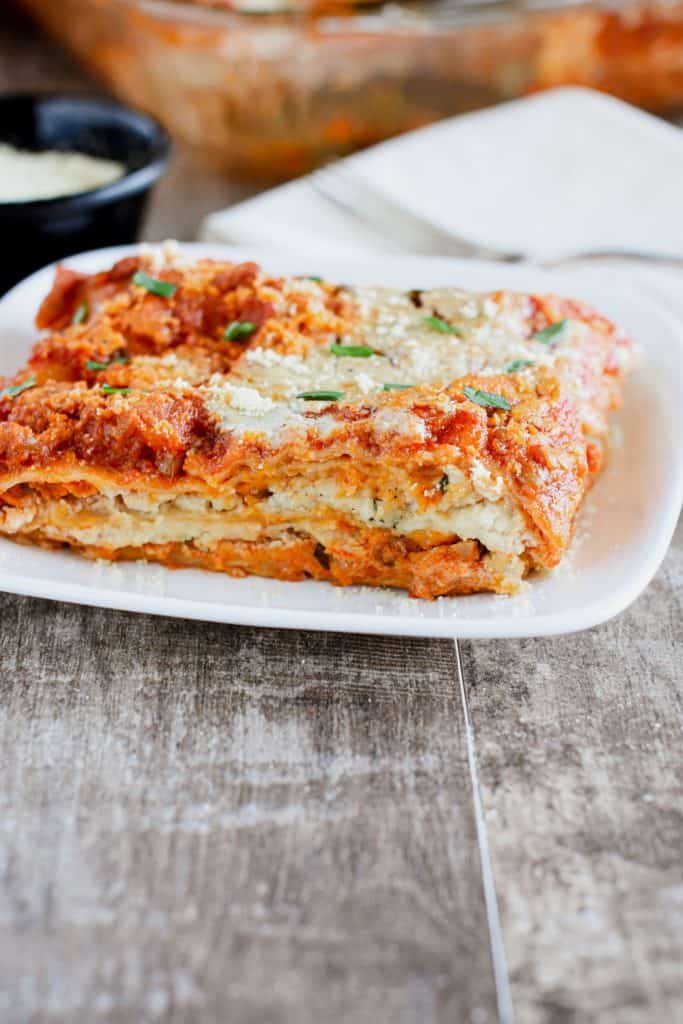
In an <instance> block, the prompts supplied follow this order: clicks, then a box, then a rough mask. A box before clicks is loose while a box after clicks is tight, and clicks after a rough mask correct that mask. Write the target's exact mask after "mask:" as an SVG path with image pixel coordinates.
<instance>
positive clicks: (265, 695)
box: [0, 596, 495, 1024]
mask: <svg viewBox="0 0 683 1024" xmlns="http://www.w3.org/2000/svg"><path fill="white" fill-rule="evenodd" d="M0 615H1V622H2V627H1V629H2V634H1V635H2V645H1V649H0V679H1V680H2V684H1V687H0V747H1V749H2V751H3V763H4V765H5V773H4V781H3V786H2V791H1V793H0V834H1V836H2V839H1V842H0V847H1V849H2V851H3V863H2V872H1V878H2V892H3V898H2V903H3V908H4V909H3V913H2V917H1V918H0V976H1V978H2V986H1V988H2V995H1V997H0V998H1V1000H2V1001H1V1002H0V1017H1V1018H2V1020H3V1022H6V1024H10V1022H12V1024H14V1022H17V1024H19V1022H24V1021H28V1020H31V1021H32V1020H43V1019H45V1020H59V1021H62V1020H63V1021H70V1022H71V1021H92V1020H96V1019H104V1020H107V1021H117V1022H118V1021H132V1020H135V1021H142V1020H155V1019H163V1020H165V1021H166V1020H170V1021H184V1020H193V1019H195V1020H201V1021H235V1022H244V1024H251V1022H254V1024H262V1022H264V1021H269V1022H273V1024H279V1022H283V1024H284V1022H287V1024H289V1022H291V1024H299V1022H308V1021H310V1022H311V1024H313V1022H316V1024H318V1022H320V1021H335V1022H337V1021H340V1022H346V1021H349V1022H354V1024H356V1022H365V1021H367V1022H369V1024H370V1022H372V1024H374V1022H376V1021H378V1020H387V1021H388V1020H391V1021H405V1022H416V1024H417V1022H420V1024H422V1022H430V1021H444V1022H450V1021H472V1022H474V1024H485V1022H492V1021H494V1020H495V995H494V989H493V981H492V972H491V963H490V955H489V948H488V933H487V925H486V919H485V911H484V902H483V896H482V888H481V881H480V865H479V858H478V853H477V844H476V839H475V831H474V821H473V814H472V804H471V792H470V790H469V787H468V784H467V778H468V776H467V767H466V764H465V760H464V759H465V753H464V751H465V745H464V739H463V735H462V732H461V726H460V722H461V714H460V708H459V702H458V696H457V693H456V691H455V690H454V688H453V686H452V685H451V682H450V680H451V679H452V673H453V648H452V645H450V644H448V643H445V642H444V643H441V642H436V643H434V642H423V641H419V640H415V641H401V640H392V639H381V638H370V637H351V636H349V637H344V636H333V635H324V634H304V633H284V632H281V633H278V632H274V631H266V630H262V631H256V630H248V629H232V628H228V627H221V626H216V625H204V624H201V623H192V622H177V621H173V620H166V619H153V618H148V617H145V616H133V615H127V614H125V613H113V612H108V611H98V610H94V609H85V608H78V607H73V606H67V605H59V604H52V603H47V602H41V601H33V600H29V599H25V598H17V597H10V596H3V597H2V598H1V599H0Z"/></svg>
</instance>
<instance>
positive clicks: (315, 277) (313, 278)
mask: <svg viewBox="0 0 683 1024" xmlns="http://www.w3.org/2000/svg"><path fill="white" fill-rule="evenodd" d="M308 280H309V281H315V283H316V284H321V283H322V277H318V275H317V274H309V275H308Z"/></svg>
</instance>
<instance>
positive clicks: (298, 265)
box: [0, 245, 683, 638]
mask: <svg viewBox="0 0 683 1024" xmlns="http://www.w3.org/2000/svg"><path fill="white" fill-rule="evenodd" d="M187 248H188V249H189V250H191V251H192V252H193V253H194V254H196V255H199V254H211V253H213V254H215V255H221V256H225V257H227V258H232V259H246V258H256V259H259V260H260V261H261V262H262V263H263V264H264V265H265V266H267V267H268V269H270V270H273V271H275V272H281V273H289V272H291V273H318V274H323V275H326V276H328V277H330V278H331V279H337V280H342V281H348V282H350V283H383V284H389V285H396V286H398V287H426V286H432V285H461V286H464V287H468V288H474V289H477V288H479V289H487V288H497V287H512V288H520V289H530V290H553V291H557V292H560V293H566V294H572V295H575V296H576V297H579V298H582V299H585V300H586V301H588V302H591V303H593V304H594V305H596V306H597V307H598V308H599V309H600V310H602V311H604V312H605V313H607V314H608V315H611V316H612V317H614V318H615V319H617V320H618V321H619V322H620V323H621V324H623V325H624V326H625V327H626V328H627V329H628V330H629V331H630V332H631V333H632V335H633V336H634V337H635V339H636V341H637V343H638V345H639V347H640V349H641V352H642V365H641V367H640V370H639V372H638V373H636V374H634V375H633V376H632V377H631V379H630V380H629V382H628V385H627V389H626V401H625V405H624V408H623V410H621V411H620V412H619V413H618V414H616V415H615V417H614V425H615V437H616V438H617V439H618V440H617V441H616V442H615V443H614V445H613V449H612V452H611V456H610V460H609V465H608V467H607V469H606V470H605V472H604V473H603V474H602V476H601V477H600V479H599V480H598V482H597V484H596V486H595V487H594V489H593V491H592V492H591V494H590V495H589V496H588V499H587V502H586V505H585V507H584V509H583V511H582V514H581V518H580V523H579V528H578V531H577V536H576V538H575V541H574V544H573V546H572V549H571V551H570V553H569V555H568V557H567V559H566V561H565V563H564V564H563V566H562V567H560V568H559V569H558V570H556V571H555V572H553V573H551V574H549V575H547V576H545V577H542V578H537V579H534V580H532V581H531V582H530V583H529V584H528V586H527V588H526V589H525V591H524V592H523V593H522V594H520V595H518V596H515V597H501V596H495V595H486V594H480V595H474V596H471V597H456V598H441V599H439V600H437V601H432V602H427V601H418V600H413V599H411V598H409V597H407V596H405V595H404V594H403V593H400V592H394V591H389V590H373V589H371V588H362V587H351V588H348V589H340V588H334V587H332V586H329V585H328V584H323V583H315V582H304V583H280V582H277V581H273V580H262V579H259V578H257V577H250V578H247V579H231V578H230V577H228V576H222V575H219V574H217V573H208V572H202V571H195V570H176V571H172V570H167V569H164V568H162V567H160V566H154V565H147V564H143V563H134V564H119V565H103V564H100V563H92V562H88V561H86V560H85V559H82V558H79V557H78V556H76V555H71V554H68V553H65V552H64V553H63V552H54V551H42V550H39V549H32V548H30V547H25V546H19V545H16V544H14V543H12V542H11V541H9V540H0V589H3V590H6V591H10V592H14V593H20V594H31V595H34V596H37V597H46V598H53V599H57V600H64V601H75V602H79V603H82V604H92V605H99V606H102V607H110V608H123V609H129V610H131V611H141V612H149V613H153V614H159V615H172V616H181V617H187V618H196V619H207V620H214V621H219V622H230V623H243V624H250V625H259V626H282V627H290V628H306V629H326V630H339V631H348V632H364V633H390V634H397V635H401V634H403V635H416V636H442V637H489V638H493V637H522V636H542V635H547V634H554V633H564V632H571V631H573V630H577V629H584V628H586V627H589V626H593V625H596V624H597V623H599V622H602V621H604V620H606V619H608V618H610V617H612V616H613V615H616V614H618V613H619V612H620V611H622V610H623V609H624V608H625V607H626V606H627V605H628V604H630V602H631V601H633V600H634V599H635V598H636V597H637V596H638V594H639V593H640V592H641V591H642V590H643V588H644V587H645V586H646V585H647V583H648V582H649V580H650V579H651V577H652V575H653V574H654V573H655V571H656V569H657V567H658V566H659V564H660V562H661V560H662V558H663V557H664V554H665V552H666V549H667V546H668V544H669V541H670V539H671V535H672V532H673V529H674V527H675V524H676V520H677V517H678V514H679V511H680V507H681V501H682V499H683V445H682V444H681V438H682V437H683V326H682V325H681V324H680V323H679V321H678V320H676V318H675V317H673V316H672V315H671V314H670V313H668V312H667V311H666V310H665V309H663V308H661V307H659V306H658V305H657V304H656V303H655V302H654V301H653V300H652V299H651V298H649V297H646V296H645V295H641V294H638V292H637V291H635V290H633V289H631V290H629V291H627V292H620V291H618V290H617V289H616V288H615V287H614V286H613V285H612V283H611V280H610V277H609V275H607V276H606V275H605V274H604V271H603V272H601V271H599V270H595V271H592V272H591V273H590V274H589V273H588V272H583V273H582V274H572V275H571V276H569V277H563V276H561V275H559V274H553V275H550V274H544V273H543V272H540V271H537V270H530V269H524V268H515V267H512V268H511V267H507V266H501V265H495V264H481V263H474V262H469V261H468V262H455V261H446V260H429V259H423V258H407V259H406V258H404V259H392V258H389V257H387V256H380V255H373V256H364V255H363V254H362V253H359V254H357V255H356V257H355V258H353V259H349V258H348V257H344V258H335V257H333V256H330V255H325V256H317V257H316V256H312V255H310V256H305V257H304V256H301V255H300V254H299V255H296V254H294V253H287V252H286V251H284V250H282V251H279V252H278V251H275V250H272V249H271V250H269V252H268V253H259V252H258V251H255V250H254V249H250V250H249V251H244V250H241V251H240V250H235V249H232V250H231V249H228V248H226V247H216V246H214V247H211V246H207V245H194V246H188V247H187ZM129 251H131V250H130V248H121V249H117V250H102V251H100V252H97V253H88V254H84V255H82V256H79V257H75V258H73V259H70V260H68V261H67V263H68V264H69V265H70V266H74V267H77V268H80V269H88V270H91V269H98V268H100V267H104V266H107V265H108V264H109V263H111V262H112V261H113V260H114V259H115V258H117V257H120V256H121V255H124V254H126V253H128V252H129ZM50 279H51V271H50V270H43V271H40V272H39V273H37V274H35V275H33V277H31V278H29V279H28V280H27V281H25V282H23V283H22V284H20V285H19V286H18V287H17V288H15V289H14V290H13V291H12V292H11V293H9V294H8V295H7V296H6V297H5V298H4V299H3V300H1V301H0V372H2V373H7V372H10V371H12V370H14V369H16V368H17V366H18V365H19V364H20V363H21V362H22V361H23V359H24V358H25V356H26V354H27V352H28V350H29V347H30V345H31V343H32V341H33V340H34V338H35V331H34V329H33V328H32V318H33V315H34V314H35V310H36V308H37V305H38V303H39V301H40V299H41V298H42V296H43V295H44V294H45V291H46V290H47V288H48V286H49V282H50Z"/></svg>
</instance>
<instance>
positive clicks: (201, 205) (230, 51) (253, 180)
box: [0, 0, 683, 237]
mask: <svg viewBox="0 0 683 1024" xmlns="http://www.w3.org/2000/svg"><path fill="white" fill-rule="evenodd" d="M2 19H3V21H4V22H5V25H4V26H3V28H2V32H1V34H0V55H1V56H0V59H1V62H2V63H1V65H0V67H1V68H2V70H1V71H0V74H1V76H2V83H1V84H2V87H3V90H4V91H8V90H10V89H35V88H40V89H49V88H58V89H65V88H68V89H70V88H74V89H83V88H84V86H85V87H87V88H89V89H90V90H92V88H93V84H92V83H97V85H98V87H99V88H101V89H104V90H106V91H108V92H110V93H113V94H114V95H115V96H117V97H118V98H119V99H122V100H123V101H125V102H127V103H128V104H130V105H132V106H134V107H138V108H141V109H143V110H145V111H148V112H150V113H152V114H154V115H155V116H156V117H157V118H159V120H160V121H161V122H162V123H163V124H164V125H165V126H166V127H167V128H168V129H169V131H170V133H171V135H172V136H173V138H174V140H175V141H176V143H178V144H179V149H178V148H177V155H176V160H175V162H174V165H173V168H172V174H171V178H170V181H169V180H167V181H166V183H165V184H164V186H162V189H161V190H160V193H159V194H158V196H157V198H156V200H155V204H156V205H155V207H153V209H152V219H151V221H150V222H149V224H148V231H147V234H148V235H149V236H150V237H155V236H156V235H157V234H158V233H159V232H158V231H157V229H156V226H155V225H156V224H158V225H159V227H160V228H161V225H162V224H163V223H164V222H167V220H168V218H167V217H165V216H164V196H165V195H166V196H169V197H170V196H173V195H177V194H178V191H179V186H180V185H182V184H185V186H186V188H185V193H186V194H187V196H188V198H187V204H186V205H185V208H184V209H183V210H176V211H174V212H175V218H176V221H175V227H176V230H175V233H176V234H177V235H178V236H179V237H192V236H193V234H194V231H195V229H196V225H197V223H198V222H199V220H200V219H201V216H202V215H203V213H205V212H207V211H208V210H210V209H215V208H217V207H220V206H225V205H227V204H228V203H232V202H234V201H236V200H238V199H240V198H244V197H245V196H247V195H250V194H253V193H254V192H255V191H257V190H258V189H259V188H262V187H264V186H265V185H267V184H269V183H273V182H277V181H282V180H285V179H287V178H291V177H293V176H296V175H299V174H302V173H304V172H306V171H308V170H310V169H311V168H312V167H314V166H316V165H319V164H320V163H322V162H325V161H327V160H329V159H331V158H333V157H335V156H339V155H343V154H345V153H348V152H351V151H353V150H354V149H357V148H360V147H363V146H367V145H369V144H371V143H374V142H377V141H380V140H381V139H384V138H387V137H389V136H392V135H395V134H398V133H400V132H405V131H407V130H410V129H413V128H416V127H418V126H420V125H424V124H427V123H429V122H431V121H434V120H436V119H439V118H443V117H447V116H450V115H452V114H457V113H460V112H463V111H467V110H473V109H478V108H481V107H485V106H488V105H491V104H494V103H497V102H500V101H503V100H507V99H510V98H513V97H516V96H521V95H526V94H529V93H532V92H534V91H537V90H541V89H544V88H548V87H552V86H556V85H561V84H568V83H574V84H582V85H588V86H591V87H594V88H597V89H601V90H604V91H606V92H610V93H612V94H614V95H616V96H620V97H622V98H623V99H625V100H628V101H629V102H632V103H635V104H638V105H639V106H642V107H644V108H647V109H649V110H652V111H654V112H657V113H661V114H663V115H670V114H672V113H675V112H676V111H680V110H681V109H683V0H621V2H619V3H615V2H608V0H602V2H590V3H586V2H577V0H574V2H568V0H425V2H422V3H413V2H408V0H399V2H391V3H384V4H382V3H379V4H378V3H363V2H362V0H358V2H355V3H353V2H348V0H58V2H55V0H12V2H11V3H10V7H9V9H8V10H7V13H6V14H4V13H3V15H2ZM67 54H68V56H67ZM558 130H559V131H561V126H558ZM200 165H201V167H202V172H201V195H197V194H193V192H194V193H196V192H197V188H196V187H193V185H194V186H196V180H197V179H196V177H195V175H196V171H195V168H196V167H197V166H200ZM169 201H170V200H169Z"/></svg>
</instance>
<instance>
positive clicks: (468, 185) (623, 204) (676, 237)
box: [200, 88, 683, 316]
mask: <svg viewBox="0 0 683 1024" xmlns="http://www.w3.org/2000/svg"><path fill="white" fill-rule="evenodd" d="M347 163H348V165H349V167H350V168H352V169H353V171H354V174H355V175H357V176H358V177H361V178H364V179H366V180H367V181H368V183H370V184H371V185H372V186H373V188H374V189H376V190H379V191H380V192H382V194H384V195H386V196H387V197H388V198H390V199H393V200H395V201H396V202H398V203H400V204H401V205H402V206H404V207H406V208H408V209H409V210H411V211H412V212H414V213H416V214H418V215H421V216H423V217H426V218H428V219H430V220H431V221H432V222H435V223H437V224H438V225H439V226H441V227H442V228H445V229H450V230H452V231H453V232H454V233H456V234H459V235H461V236H463V237H465V238H470V239H472V240H473V241H476V242H479V243H482V244H484V245H488V246H491V247H496V248H500V249H508V250H516V251H523V252H525V253H529V254H530V256H532V257H534V258H539V259H544V258H554V257H557V256H561V255H564V254H567V253H574V252H580V251H588V250H600V249H629V250H651V251H657V252H660V253H664V254H669V255H671V256H679V257H680V256H682V255H683V194H682V192H681V182H683V132H682V131H681V130H680V129H679V128H676V127H675V126H673V125H670V124H668V123H666V122H664V121H661V120H659V119H657V118H655V117H652V116H650V115H648V114H644V113H642V112H641V111H639V110H637V109H636V108H634V107H630V106H628V105H627V104H624V103H622V102H620V101H618V100H615V99H612V98H610V97H607V96H603V95H602V94H600V93H597V92H592V91H590V90H587V89H578V88H569V89H557V90H553V91H552V92H547V93H543V94H540V95H538V96H534V97H532V98H529V99H524V100H518V101H515V102H513V103H508V104H504V105H502V106H498V107H494V108H491V109H489V110H485V111H482V112H478V113H475V114H467V115H464V116H462V117H456V118H450V119H448V120H446V121H441V122H439V123H437V124H434V125H431V126H429V127H427V128H422V129H420V130H418V131H415V132H410V133H408V134H406V135H403V136H400V137H399V138H396V139H392V140H391V141H389V142H385V143H382V144H381V145H378V146H374V147H372V148H370V149H367V150H365V151H364V152H362V153H358V154H356V155H354V156H352V157H349V158H348V160H347ZM200 237H201V239H202V240H204V241H212V242H230V243H239V244H242V245H245V244H247V245H255V246H259V247H263V246H264V245H268V244H274V243H276V244H277V245H278V247H283V246H286V247H287V248H291V249H295V250H297V251H299V252H310V254H311V266H312V267H313V265H314V263H315V255H316V253H319V252H322V251H328V252H329V251H334V252H337V253H338V252H340V250H342V251H343V250H348V249H352V250H354V251H356V252H358V251H359V250H360V251H363V250H367V249H369V248H372V249H374V250H375V251H376V250H377V249H382V248H386V249H392V250H393V251H394V253H395V251H396V250H395V246H393V245H392V243H391V242H390V241H384V242H383V241H382V240H380V239H378V237H377V235H376V234H375V233H374V232H373V231H371V230H370V231H368V230H365V229H364V228H363V227H362V226H361V225H360V224H359V223H358V222H357V221H354V220H353V219H351V218H349V217H348V216H347V215H345V214H344V213H343V212H341V211H339V210H338V209H336V208H335V206H334V205H333V204H332V203H330V202H329V201H327V200H325V199H324V198H322V197H321V196H320V195H318V193H317V192H316V191H315V190H314V189H313V188H312V187H311V184H310V182H309V181H308V179H307V178H306V177H304V178H300V179H298V180H297V181H294V182H291V183H289V184H287V185H283V186H281V187H279V188H275V189H272V190H271V191H269V192H265V193H263V194H261V195H259V196H257V197H256V198H254V199H250V200H248V201H247V202H244V203H240V204H238V205H236V206H233V207H230V208H229V209H227V210H222V211H219V212H217V213H214V214H211V215H210V216H209V217H208V218H207V219H206V220H205V222H204V224H203V226H202V230H201V235H200ZM580 267H581V265H580V264H579V265H576V269H577V270H579V269H580ZM609 269H610V273H613V274H614V275H615V276H617V277H618V278H620V279H624V280H625V281H627V282H628V281H631V280H633V279H634V277H635V278H637V280H638V282H639V284H640V285H641V286H644V287H647V288H648V289H650V290H652V291H654V292H657V293H658V294H659V297H660V298H663V299H665V300H666V301H667V302H668V304H669V305H670V306H673V305H674V304H675V305H676V306H677V308H678V312H679V315H681V316H683V288H681V284H682V283H683V271H681V270H680V269H679V270H675V269H673V268H671V269H668V270H667V269H666V268H662V267H659V266H653V265H647V266H645V265H642V264H637V265H634V264H632V263H628V264H626V263H619V264H612V263H610V265H609Z"/></svg>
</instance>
